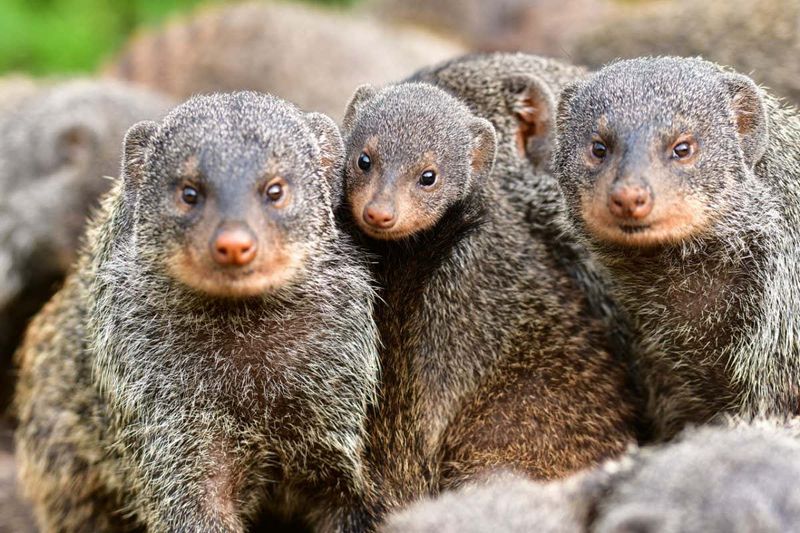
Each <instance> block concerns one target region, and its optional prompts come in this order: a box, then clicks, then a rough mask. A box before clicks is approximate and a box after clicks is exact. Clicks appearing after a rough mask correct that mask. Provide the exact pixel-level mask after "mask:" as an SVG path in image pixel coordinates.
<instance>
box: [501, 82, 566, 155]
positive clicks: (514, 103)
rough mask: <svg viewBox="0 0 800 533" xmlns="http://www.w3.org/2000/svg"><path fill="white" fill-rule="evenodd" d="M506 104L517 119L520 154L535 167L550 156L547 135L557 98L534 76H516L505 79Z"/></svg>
mask: <svg viewBox="0 0 800 533" xmlns="http://www.w3.org/2000/svg"><path fill="white" fill-rule="evenodd" d="M504 85H505V90H506V94H507V101H508V107H509V109H510V110H511V112H512V113H513V114H514V116H515V117H516V119H517V124H518V129H517V133H516V141H517V147H518V148H519V152H520V155H522V156H524V157H526V158H528V159H529V160H530V161H531V163H533V164H534V165H535V166H538V165H540V164H542V163H547V162H548V161H549V159H550V146H551V142H550V137H551V134H552V133H553V130H554V128H555V112H556V101H555V97H554V96H553V93H552V91H551V90H550V88H549V87H547V85H546V84H545V83H544V82H543V81H542V80H540V79H539V78H538V77H536V76H532V75H527V74H526V75H516V76H512V77H509V78H508V79H506V80H505V81H504Z"/></svg>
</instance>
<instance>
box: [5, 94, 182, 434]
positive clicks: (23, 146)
mask: <svg viewBox="0 0 800 533" xmlns="http://www.w3.org/2000/svg"><path fill="white" fill-rule="evenodd" d="M27 82H28V83H27V84H25V85H24V87H21V88H19V89H18V90H17V92H20V91H22V92H23V93H24V94H19V95H18V96H17V97H16V99H15V100H16V101H15V103H14V105H13V108H8V109H6V110H4V111H3V112H2V113H0V412H2V413H3V414H4V413H5V409H6V407H7V404H8V402H9V401H10V397H11V391H12V390H13V388H14V387H13V380H12V379H11V377H12V376H11V375H10V374H9V368H10V365H11V357H12V354H13V353H14V350H15V349H16V347H17V345H18V344H19V342H20V339H21V338H22V333H23V331H24V328H25V325H26V324H27V322H28V320H29V319H30V317H32V316H33V315H34V314H35V313H36V312H37V311H38V310H39V309H40V308H41V307H42V306H43V305H44V304H45V302H47V300H48V299H49V298H50V297H51V296H52V295H53V293H54V292H55V291H56V290H57V289H58V286H59V285H60V283H61V282H62V280H63V279H64V276H65V275H66V271H67V268H68V267H69V265H71V264H72V263H73V261H74V260H75V258H76V256H77V251H78V240H79V236H80V235H81V233H82V232H83V230H84V225H85V220H86V217H87V215H88V213H89V211H90V210H91V208H93V207H96V206H97V204H98V197H99V196H100V194H101V193H102V192H104V191H106V190H108V189H109V188H110V187H111V181H110V180H108V179H104V178H103V177H104V176H117V174H118V172H119V161H120V154H121V151H122V139H123V137H124V136H125V132H126V131H127V129H128V128H130V127H131V126H132V125H133V124H135V123H136V122H138V121H140V120H146V119H157V118H159V117H161V116H162V115H163V113H165V112H166V111H167V110H168V109H169V107H170V106H171V105H172V102H171V101H170V100H169V99H168V98H166V97H163V96H161V95H159V94H156V93H154V92H152V91H147V90H143V89H136V88H132V87H130V86H128V85H126V84H123V83H120V82H108V81H107V82H98V81H90V80H73V81H68V82H61V83H56V84H53V85H44V86H39V85H36V84H35V83H33V81H32V80H27ZM8 83H11V82H10V81H9V82H8ZM17 83H26V81H25V80H18V82H17ZM0 417H2V415H0ZM0 431H1V430H0Z"/></svg>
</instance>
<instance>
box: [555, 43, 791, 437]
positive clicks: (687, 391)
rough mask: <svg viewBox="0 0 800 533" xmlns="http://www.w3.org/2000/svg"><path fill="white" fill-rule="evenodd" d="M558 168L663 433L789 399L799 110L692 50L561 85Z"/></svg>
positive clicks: (779, 410) (773, 410)
mask: <svg viewBox="0 0 800 533" xmlns="http://www.w3.org/2000/svg"><path fill="white" fill-rule="evenodd" d="M558 120H559V125H558V142H557V148H556V154H555V158H554V165H555V172H556V173H557V176H558V179H559V182H560V184H561V187H562V189H563V191H564V194H565V196H566V199H567V203H568V207H569V215H570V219H571V221H572V223H573V225H574V227H575V230H576V231H577V232H578V233H579V234H580V235H582V236H583V238H584V239H585V241H586V242H587V244H588V245H589V246H590V247H591V248H592V250H593V252H594V255H595V258H596V260H597V261H598V262H599V263H601V264H602V265H603V266H604V267H605V269H606V271H607V272H608V275H609V277H610V279H611V283H612V285H613V291H612V292H613V294H614V296H615V297H616V299H617V301H618V302H619V303H620V305H621V306H622V307H623V308H625V310H626V311H627V312H628V314H629V315H630V316H631V318H632V321H633V327H634V329H635V333H636V335H637V338H638V344H639V345H640V350H639V353H638V355H637V357H638V361H637V367H638V368H639V370H640V375H641V378H642V381H643V383H644V385H645V388H646V390H647V394H648V403H649V410H650V412H651V413H652V415H653V417H654V418H655V423H656V431H657V433H658V435H660V436H661V437H669V436H671V435H673V434H675V433H676V432H677V431H678V430H679V429H680V428H681V427H683V426H684V425H685V424H686V423H687V422H693V423H702V422H705V421H708V420H709V419H711V418H713V417H714V416H715V415H717V414H719V413H723V412H727V413H731V414H741V415H743V416H754V415H759V414H775V415H778V416H785V415H787V414H796V413H797V412H798V410H799V409H800V385H799V384H800V343H798V339H800V274H799V272H800V270H798V268H797V257H798V256H800V207H799V206H800V180H798V176H800V117H798V113H797V110H796V109H793V108H790V107H782V106H781V105H780V104H779V102H778V101H776V100H775V99H774V98H773V97H771V96H769V95H768V94H767V93H765V92H764V91H763V90H761V89H760V88H758V87H757V86H756V85H755V84H754V83H753V82H752V80H750V79H749V78H747V77H746V76H743V75H740V74H736V73H733V72H729V71H726V70H724V69H722V68H720V67H718V66H716V65H714V64H712V63H708V62H705V61H703V60H700V59H680V58H668V57H667V58H657V59H637V60H629V61H621V62H618V63H615V64H613V65H611V66H608V67H606V68H604V69H603V70H601V71H600V72H598V73H597V74H595V75H593V76H592V77H591V78H589V79H587V80H585V81H582V82H577V83H576V84H575V85H573V86H571V87H568V88H567V89H565V90H564V93H563V94H562V100H561V104H560V111H559V116H558Z"/></svg>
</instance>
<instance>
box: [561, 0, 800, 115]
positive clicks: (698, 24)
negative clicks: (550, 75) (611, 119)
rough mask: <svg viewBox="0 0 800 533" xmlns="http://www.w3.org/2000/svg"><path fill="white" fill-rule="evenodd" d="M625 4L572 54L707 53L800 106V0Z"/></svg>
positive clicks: (579, 39) (580, 39) (598, 59)
mask: <svg viewBox="0 0 800 533" xmlns="http://www.w3.org/2000/svg"><path fill="white" fill-rule="evenodd" d="M652 4H653V5H652V6H647V5H645V6H641V7H640V6H635V5H634V6H626V8H625V9H620V10H619V13H618V14H616V15H615V16H610V17H608V18H606V19H605V20H603V21H602V22H601V23H600V24H595V25H593V26H592V27H591V28H590V29H589V31H583V32H581V33H579V34H578V35H575V36H573V38H572V41H573V42H571V43H565V45H564V47H565V48H566V50H568V52H569V57H570V58H571V59H572V60H573V61H577V62H579V63H582V64H586V65H589V66H591V67H594V68H600V67H601V66H603V65H604V64H606V63H607V62H609V61H613V60H615V59H624V58H634V57H638V56H649V55H653V56H657V55H674V56H685V57H692V56H702V57H704V58H706V59H708V60H711V61H714V62H717V63H720V64H723V65H730V66H731V67H733V68H735V69H736V70H738V71H740V72H746V73H747V74H748V75H749V76H751V77H752V78H753V79H755V80H756V81H757V82H758V83H763V84H765V85H766V86H768V87H769V89H770V90H771V91H773V92H774V94H776V95H777V96H781V97H784V98H789V99H790V100H791V102H792V103H793V104H794V105H795V106H797V105H800V61H798V60H797V58H798V57H800V2H798V1H797V0H705V1H703V2H694V1H692V0H670V1H668V2H653V3H652Z"/></svg>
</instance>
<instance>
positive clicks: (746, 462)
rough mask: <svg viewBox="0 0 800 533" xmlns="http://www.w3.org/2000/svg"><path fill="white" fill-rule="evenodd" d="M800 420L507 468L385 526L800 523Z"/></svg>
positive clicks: (664, 529) (655, 530) (610, 531)
mask: <svg viewBox="0 0 800 533" xmlns="http://www.w3.org/2000/svg"><path fill="white" fill-rule="evenodd" d="M798 436H800V433H798V431H797V425H796V423H793V424H789V427H782V426H781V424H776V423H775V422H766V421H762V422H759V423H757V424H755V425H751V424H737V425H735V426H734V427H703V428H699V429H695V430H693V431H687V432H685V434H683V435H681V437H680V438H679V440H678V441H677V442H673V443H668V444H665V445H661V446H655V447H649V448H640V449H635V450H632V451H631V452H630V453H629V454H627V455H626V456H625V457H623V458H622V459H620V460H615V461H609V462H608V463H606V464H604V465H603V466H602V467H601V468H597V469H595V470H591V471H587V472H581V473H579V474H576V475H575V476H573V477H571V478H568V479H565V480H559V481H556V482H551V483H540V482H534V481H531V480H528V479H524V478H522V477H520V476H513V475H508V474H505V475H503V474H502V473H498V474H497V475H496V476H495V477H493V478H492V479H490V480H488V481H487V482H485V483H482V484H473V485H471V486H468V487H464V488H463V489H460V490H458V491H454V492H452V493H448V494H444V495H442V496H440V497H439V498H437V499H435V500H429V501H424V502H421V503H419V504H417V505H414V506H412V507H410V508H409V509H407V510H405V511H403V512H400V513H397V514H396V515H395V516H392V517H391V518H390V519H389V520H388V521H387V524H386V526H385V527H384V528H383V529H382V531H383V532H385V533H395V532H397V533H400V532H403V533H473V532H474V533H483V532H485V531H505V532H508V533H517V532H519V533H522V532H530V531H537V532H541V533H581V532H586V533H588V532H593V533H622V532H631V531H647V532H650V533H674V532H680V531H685V532H704V533H705V532H708V533H730V532H740V533H745V532H752V531H758V532H763V533H782V532H785V531H795V530H796V529H797V525H798V524H799V523H800V493H798V491H797V488H796V487H797V478H798V476H800V442H798V440H797V439H798Z"/></svg>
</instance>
